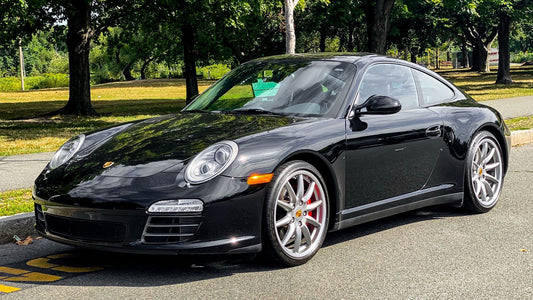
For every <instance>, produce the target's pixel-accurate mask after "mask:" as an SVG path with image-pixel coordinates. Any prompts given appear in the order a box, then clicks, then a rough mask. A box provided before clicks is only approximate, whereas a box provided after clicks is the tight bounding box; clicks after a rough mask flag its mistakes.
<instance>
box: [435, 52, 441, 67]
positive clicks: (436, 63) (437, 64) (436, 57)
mask: <svg viewBox="0 0 533 300" xmlns="http://www.w3.org/2000/svg"><path fill="white" fill-rule="evenodd" d="M439 56H440V51H439V48H435V69H437V70H440V61H439Z"/></svg>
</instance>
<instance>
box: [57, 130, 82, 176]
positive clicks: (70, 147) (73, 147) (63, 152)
mask: <svg viewBox="0 0 533 300" xmlns="http://www.w3.org/2000/svg"><path fill="white" fill-rule="evenodd" d="M84 141H85V135H84V134H80V135H78V136H76V137H74V138H72V139H70V140H68V141H67V142H66V143H65V144H63V146H61V148H59V150H57V152H56V153H55V154H54V156H53V157H52V160H50V163H49V167H50V169H55V168H57V167H59V166H61V165H62V164H64V163H66V162H67V161H68V160H69V159H71V158H72V157H73V156H74V154H76V152H78V150H80V147H81V145H82V144H83V142H84Z"/></svg>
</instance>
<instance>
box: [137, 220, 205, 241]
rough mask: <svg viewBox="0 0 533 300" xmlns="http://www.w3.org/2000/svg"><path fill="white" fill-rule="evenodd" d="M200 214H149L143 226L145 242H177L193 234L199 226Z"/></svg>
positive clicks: (143, 239)
mask: <svg viewBox="0 0 533 300" xmlns="http://www.w3.org/2000/svg"><path fill="white" fill-rule="evenodd" d="M200 221H201V215H182V216H150V217H148V221H147V222H146V226H145V228H144V232H143V236H142V242H143V243H145V244H165V243H179V242H184V241H187V240H189V239H190V238H192V237H193V236H194V234H195V233H196V230H198V227H199V226H200Z"/></svg>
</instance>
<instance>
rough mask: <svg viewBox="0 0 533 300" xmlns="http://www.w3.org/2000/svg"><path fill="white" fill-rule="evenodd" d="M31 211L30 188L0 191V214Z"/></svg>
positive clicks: (6, 214) (7, 214)
mask: <svg viewBox="0 0 533 300" xmlns="http://www.w3.org/2000/svg"><path fill="white" fill-rule="evenodd" d="M31 211H33V199H32V197H31V189H22V190H14V191H7V192H0V216H10V215H14V214H18V213H23V212H31Z"/></svg>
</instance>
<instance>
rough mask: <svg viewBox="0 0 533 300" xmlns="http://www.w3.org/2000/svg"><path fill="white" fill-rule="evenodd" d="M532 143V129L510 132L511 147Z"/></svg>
mask: <svg viewBox="0 0 533 300" xmlns="http://www.w3.org/2000/svg"><path fill="white" fill-rule="evenodd" d="M531 142H533V129H528V130H515V131H512V132H511V146H512V147H514V146H519V145H524V144H529V143H531Z"/></svg>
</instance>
